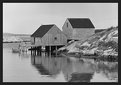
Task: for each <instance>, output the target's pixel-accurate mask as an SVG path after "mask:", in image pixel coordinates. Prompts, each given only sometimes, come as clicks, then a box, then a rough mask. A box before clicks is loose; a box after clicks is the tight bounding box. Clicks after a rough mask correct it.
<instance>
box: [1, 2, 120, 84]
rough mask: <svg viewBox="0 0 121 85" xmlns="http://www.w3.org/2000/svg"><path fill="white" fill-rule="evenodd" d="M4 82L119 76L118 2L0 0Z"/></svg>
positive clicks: (98, 79)
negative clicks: (18, 0) (0, 3)
mask: <svg viewBox="0 0 121 85" xmlns="http://www.w3.org/2000/svg"><path fill="white" fill-rule="evenodd" d="M2 12H3V39H2V43H3V48H2V49H3V56H2V57H3V58H2V59H3V60H2V61H3V66H2V67H3V69H2V72H3V74H2V75H3V82H80V83H81V82H90V83H91V82H118V3H19V2H18V3H17V2H16V3H14V2H13V3H7V2H4V3H2Z"/></svg>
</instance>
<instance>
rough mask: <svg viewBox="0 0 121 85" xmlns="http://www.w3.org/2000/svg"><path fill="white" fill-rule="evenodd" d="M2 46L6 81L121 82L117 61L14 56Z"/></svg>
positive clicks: (27, 55)
mask: <svg viewBox="0 0 121 85" xmlns="http://www.w3.org/2000/svg"><path fill="white" fill-rule="evenodd" d="M17 46H18V43H16V44H15V43H11V44H10V43H4V44H3V82H118V62H106V61H94V60H93V59H77V60H75V59H69V58H67V57H52V56H49V57H45V56H31V55H30V52H27V53H23V54H18V53H12V50H11V49H12V48H16V47H17Z"/></svg>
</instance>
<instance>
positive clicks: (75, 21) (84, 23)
mask: <svg viewBox="0 0 121 85" xmlns="http://www.w3.org/2000/svg"><path fill="white" fill-rule="evenodd" d="M68 21H69V22H70V24H71V25H72V27H73V28H95V27H94V25H93V24H92V22H91V20H90V19H89V18H68Z"/></svg>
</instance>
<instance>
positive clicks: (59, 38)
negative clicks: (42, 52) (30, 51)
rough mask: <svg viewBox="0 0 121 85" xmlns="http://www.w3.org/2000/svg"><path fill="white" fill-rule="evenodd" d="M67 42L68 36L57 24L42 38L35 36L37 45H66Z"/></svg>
mask: <svg viewBox="0 0 121 85" xmlns="http://www.w3.org/2000/svg"><path fill="white" fill-rule="evenodd" d="M55 38H56V39H55ZM32 40H33V39H32ZM32 42H33V41H32ZM66 43H67V38H66V36H65V35H64V34H63V33H62V31H61V30H60V29H59V28H58V27H57V26H55V25H54V26H53V27H52V28H51V29H50V30H49V31H48V32H47V33H46V34H45V35H44V36H43V37H42V38H39V37H36V38H35V45H65V44H66Z"/></svg>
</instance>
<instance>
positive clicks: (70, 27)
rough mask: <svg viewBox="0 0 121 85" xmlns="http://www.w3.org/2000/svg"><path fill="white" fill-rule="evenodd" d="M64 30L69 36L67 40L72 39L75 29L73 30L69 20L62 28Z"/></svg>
mask: <svg viewBox="0 0 121 85" xmlns="http://www.w3.org/2000/svg"><path fill="white" fill-rule="evenodd" d="M67 23H68V27H67ZM62 30H63V33H64V34H65V35H66V36H67V38H71V36H72V31H73V28H72V26H71V24H70V22H69V21H68V19H67V20H66V21H65V23H64V25H63V27H62Z"/></svg>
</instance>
